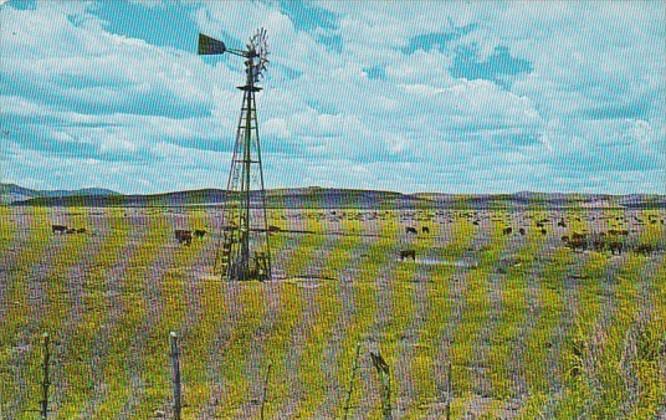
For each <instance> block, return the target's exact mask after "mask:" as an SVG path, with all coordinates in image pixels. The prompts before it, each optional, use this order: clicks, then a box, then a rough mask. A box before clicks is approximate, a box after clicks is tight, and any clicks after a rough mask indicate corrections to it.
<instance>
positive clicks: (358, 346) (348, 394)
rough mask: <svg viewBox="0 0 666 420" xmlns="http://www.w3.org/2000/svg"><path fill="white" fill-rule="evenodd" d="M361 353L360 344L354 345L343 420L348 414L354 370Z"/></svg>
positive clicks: (356, 367) (354, 376) (352, 389)
mask: <svg viewBox="0 0 666 420" xmlns="http://www.w3.org/2000/svg"><path fill="white" fill-rule="evenodd" d="M360 354H361V344H360V343H359V344H357V345H356V357H355V358H354V365H353V367H352V374H351V378H350V379H349V388H348V390H347V401H346V402H345V420H346V419H347V417H348V416H349V404H351V397H352V393H353V392H354V379H355V378H356V371H357V370H358V357H359V355H360Z"/></svg>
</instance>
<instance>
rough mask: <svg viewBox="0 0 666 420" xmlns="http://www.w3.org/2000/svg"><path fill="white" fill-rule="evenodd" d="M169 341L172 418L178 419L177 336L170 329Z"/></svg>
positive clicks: (178, 366)
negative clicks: (171, 371) (171, 377)
mask: <svg viewBox="0 0 666 420" xmlns="http://www.w3.org/2000/svg"><path fill="white" fill-rule="evenodd" d="M169 341H170V343H171V366H172V368H173V418H174V419H175V420H180V411H181V387H180V360H179V357H180V353H179V351H178V336H177V335H176V333H175V332H173V331H171V333H170V334H169Z"/></svg>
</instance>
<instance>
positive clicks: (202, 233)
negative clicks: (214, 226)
mask: <svg viewBox="0 0 666 420" xmlns="http://www.w3.org/2000/svg"><path fill="white" fill-rule="evenodd" d="M207 233H208V232H207V231H206V230H204V229H196V230H195V231H194V236H196V237H197V238H199V239H203V237H204V236H206V234H207Z"/></svg>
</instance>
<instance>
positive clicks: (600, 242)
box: [399, 211, 665, 261]
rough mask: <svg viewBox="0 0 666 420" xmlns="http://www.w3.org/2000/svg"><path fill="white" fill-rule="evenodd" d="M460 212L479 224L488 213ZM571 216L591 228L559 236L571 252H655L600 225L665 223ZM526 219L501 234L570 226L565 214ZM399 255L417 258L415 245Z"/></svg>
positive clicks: (624, 232) (651, 218) (412, 230)
mask: <svg viewBox="0 0 666 420" xmlns="http://www.w3.org/2000/svg"><path fill="white" fill-rule="evenodd" d="M436 214H437V215H443V214H440V213H439V212H437V213H436ZM462 216H463V217H465V218H467V219H468V220H470V221H471V223H472V224H473V225H475V226H479V225H480V223H481V219H482V218H484V217H485V218H488V217H489V216H488V215H487V214H486V215H483V214H481V213H480V212H479V211H469V212H463V213H462ZM570 217H571V218H572V221H575V222H578V224H579V225H580V224H581V223H582V222H588V223H587V225H588V226H591V227H592V229H589V228H585V229H581V231H580V232H577V231H574V232H572V233H571V236H569V235H562V236H561V237H560V241H561V243H562V245H563V246H566V247H568V248H570V249H572V250H573V251H574V252H584V251H587V250H594V251H596V252H605V251H608V252H610V253H611V255H621V254H622V252H623V251H627V250H629V249H631V250H633V251H634V252H637V253H640V254H644V255H647V254H650V253H652V252H656V251H658V250H659V249H656V246H655V245H651V244H646V243H640V241H638V240H637V237H636V236H634V237H633V238H630V230H629V229H624V228H623V229H619V228H617V229H615V228H608V229H603V228H601V227H599V226H609V225H612V224H617V225H623V226H625V225H627V224H631V225H632V226H633V228H632V229H631V232H632V233H635V234H636V233H638V231H639V230H638V227H640V226H644V225H646V224H650V225H656V224H658V223H659V224H662V225H664V223H665V220H664V219H663V218H661V219H660V218H659V216H657V215H654V214H653V215H648V216H647V217H645V218H641V217H639V216H638V215H637V214H633V215H628V214H625V215H616V216H611V215H589V216H588V217H587V220H584V219H585V216H583V215H573V216H570ZM529 219H532V216H531V215H529V214H528V212H525V213H524V214H523V220H522V224H523V226H520V227H519V228H518V229H515V228H514V227H513V226H505V227H503V228H502V234H503V235H505V236H507V235H521V236H525V235H526V234H527V231H528V229H529V228H530V226H532V225H533V227H534V229H536V232H538V233H539V234H541V235H543V236H545V235H547V234H548V232H549V229H550V230H551V231H553V232H555V229H566V228H567V227H568V226H569V225H568V223H567V221H566V220H565V218H564V217H559V218H556V219H555V220H557V223H556V224H555V223H554V220H552V219H550V218H539V219H537V220H534V221H531V220H529ZM422 220H428V219H427V218H426V219H422ZM493 220H495V221H499V220H500V219H499V218H494V219H493ZM451 221H452V220H451V219H450V218H449V219H448V222H451ZM553 225H555V226H556V227H554V226H553ZM418 232H419V229H417V228H416V227H414V226H406V227H405V233H406V234H407V235H417V234H418ZM421 232H422V233H430V229H429V228H428V227H427V226H422V227H421ZM399 257H400V261H404V260H405V259H408V258H411V259H412V260H416V250H414V249H405V250H400V251H399Z"/></svg>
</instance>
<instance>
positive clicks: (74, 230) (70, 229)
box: [65, 228, 76, 235]
mask: <svg viewBox="0 0 666 420" xmlns="http://www.w3.org/2000/svg"><path fill="white" fill-rule="evenodd" d="M65 233H66V234H68V235H71V234H72V233H76V229H74V228H69V229H67V230H66V231H65Z"/></svg>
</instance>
